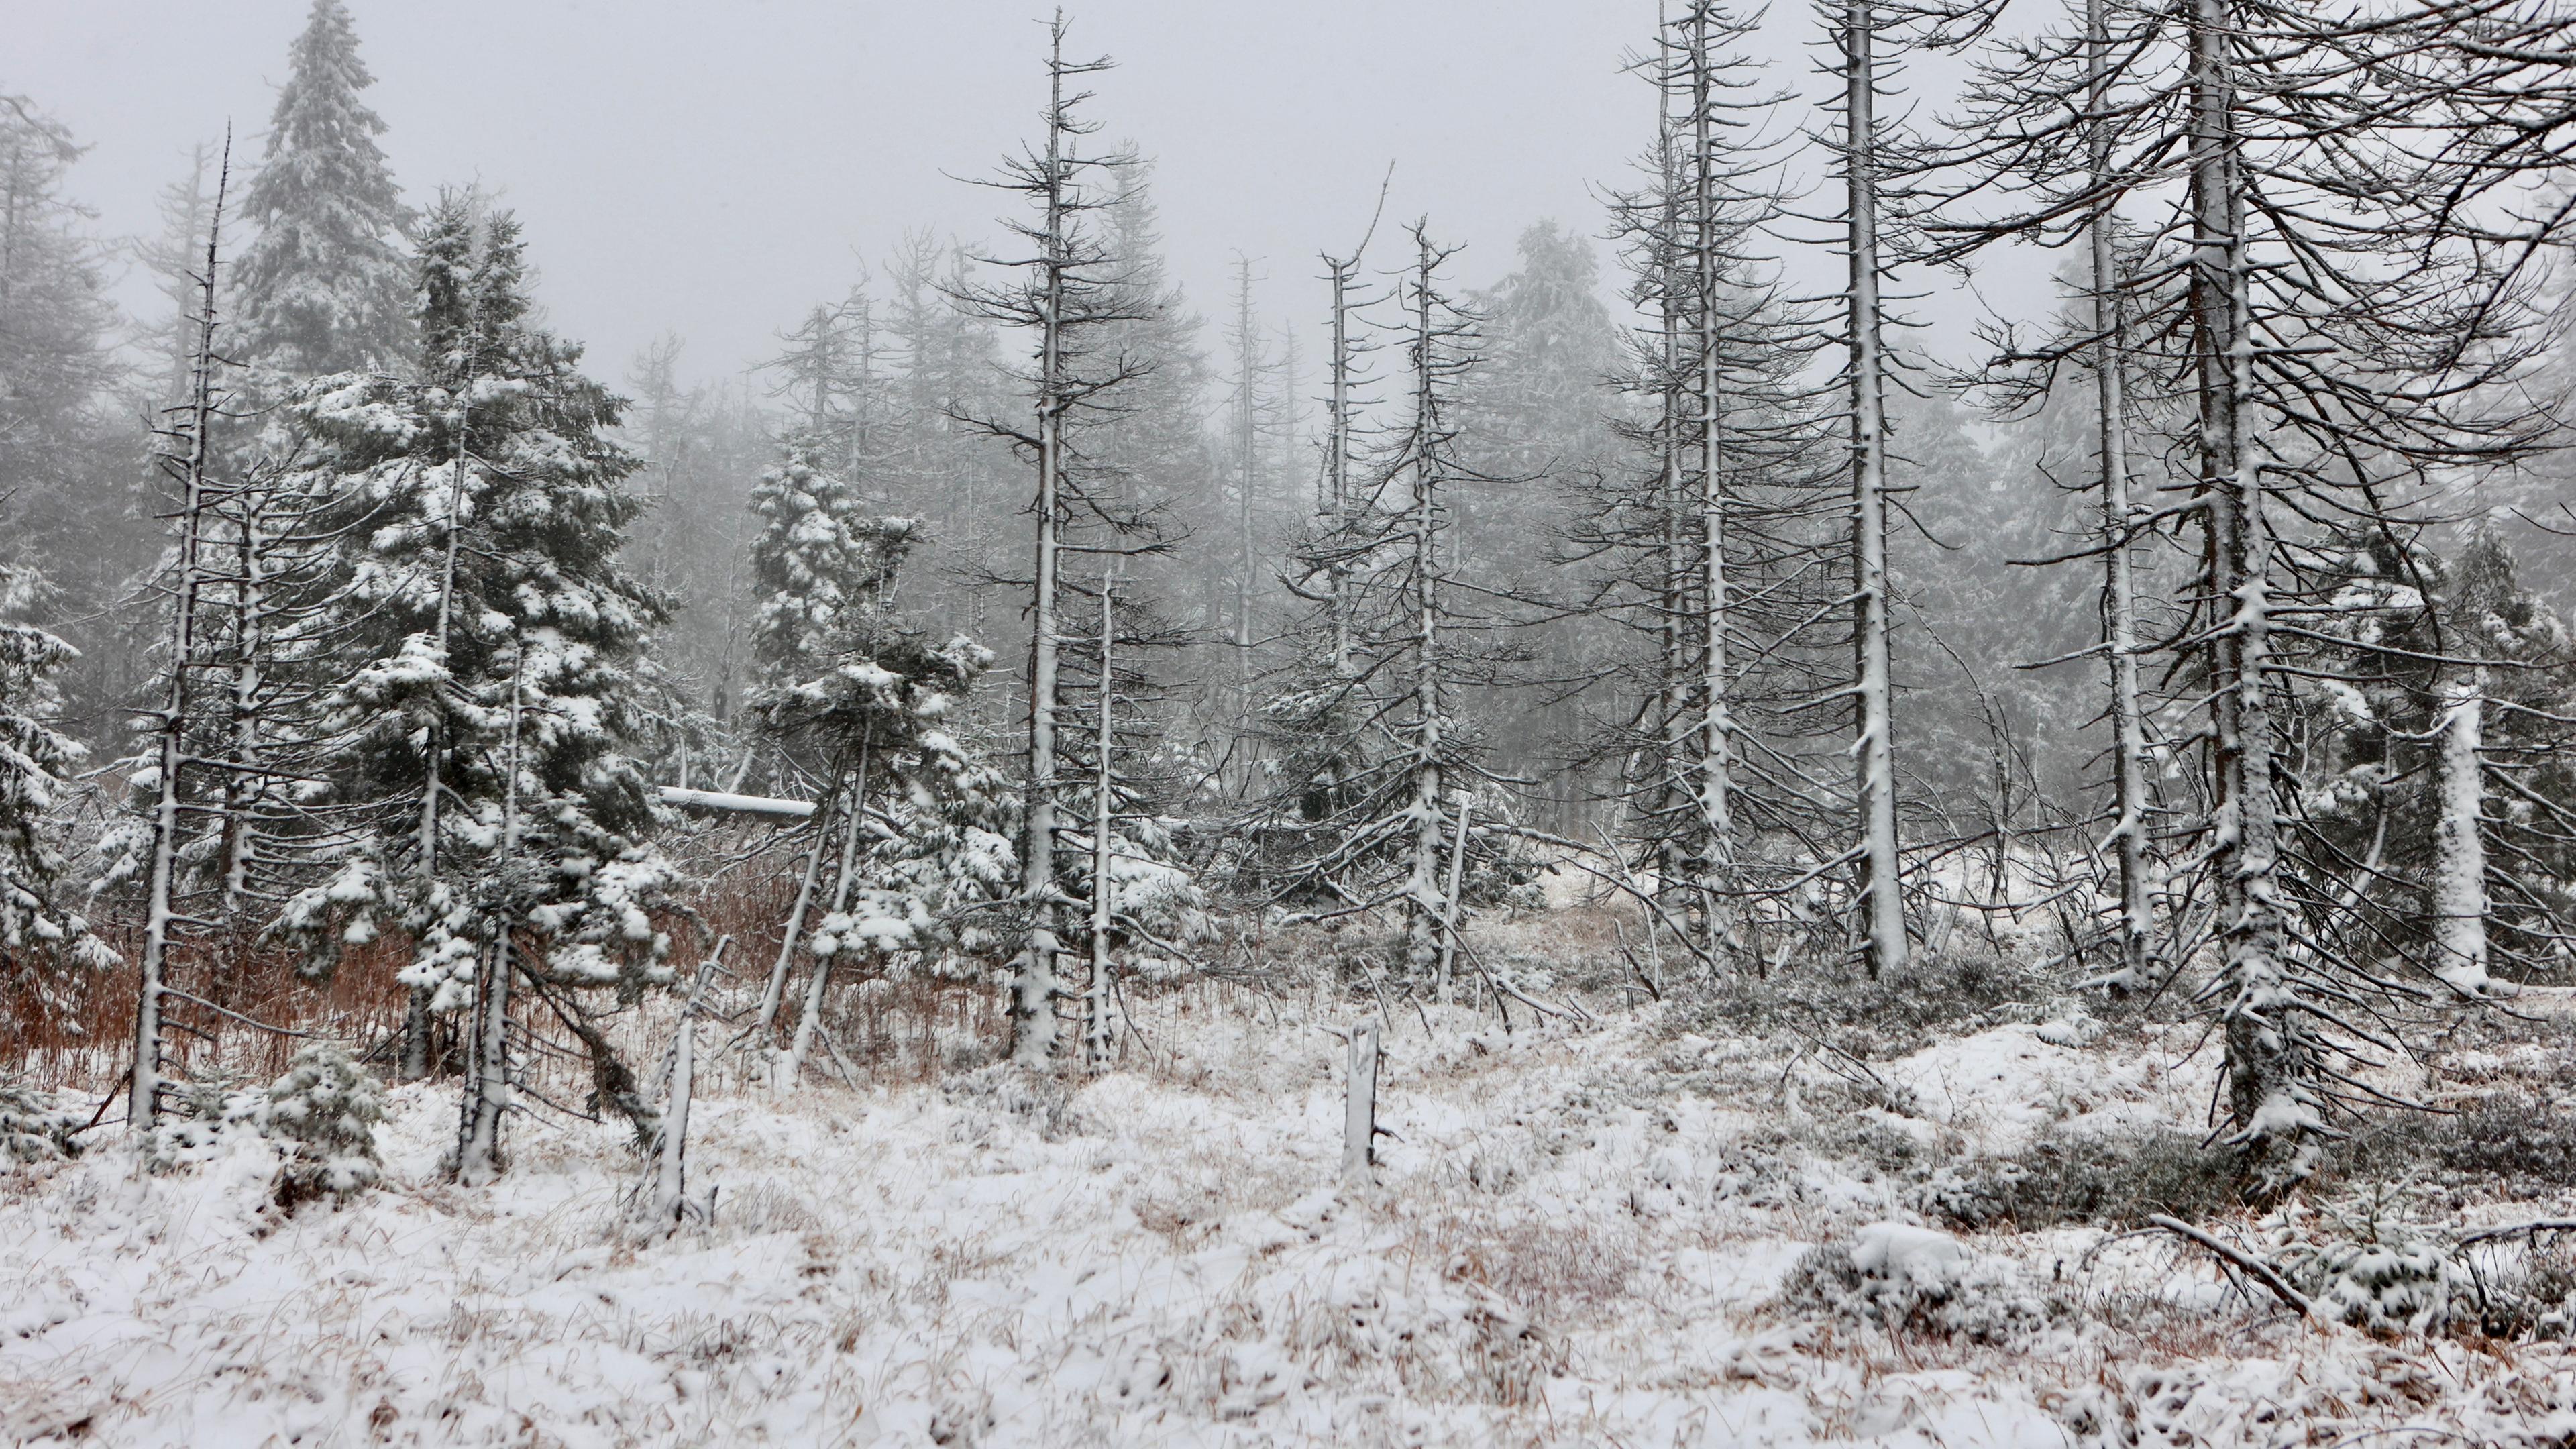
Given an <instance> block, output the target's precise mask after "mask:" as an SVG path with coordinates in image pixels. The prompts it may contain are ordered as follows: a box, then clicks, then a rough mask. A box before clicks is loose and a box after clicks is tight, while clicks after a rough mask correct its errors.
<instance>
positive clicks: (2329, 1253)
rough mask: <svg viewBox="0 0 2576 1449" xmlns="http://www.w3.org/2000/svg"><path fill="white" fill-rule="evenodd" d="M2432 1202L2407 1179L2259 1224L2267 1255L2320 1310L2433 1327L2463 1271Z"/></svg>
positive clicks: (2351, 1319) (2446, 1319) (2377, 1328)
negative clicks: (2436, 1224)
mask: <svg viewBox="0 0 2576 1449" xmlns="http://www.w3.org/2000/svg"><path fill="white" fill-rule="evenodd" d="M2432 1206H2433V1205H2432V1204H2431V1203H2430V1202H2429V1201H2428V1200H2427V1198H2426V1195H2425V1194H2424V1192H2423V1191H2422V1190H2421V1189H2419V1188H2417V1187H2415V1186H2414V1185H2412V1184H2407V1183H2398V1184H2390V1185H2374V1186H2371V1187H2368V1188H2365V1189H2363V1190H2361V1191H2360V1192H2357V1193H2355V1194H2353V1195H2351V1196H2348V1197H2344V1198H2340V1199H2336V1200H2333V1201H2330V1202H2327V1203H2326V1204H2324V1205H2322V1206H2320V1207H2317V1208H2313V1209H2311V1208H2306V1207H2303V1206H2295V1205H2294V1206H2292V1207H2289V1208H2285V1209H2284V1210H2283V1211H2281V1212H2280V1213H2278V1214H2276V1215H2275V1216H2274V1217H2273V1218H2272V1219H2271V1220H2270V1221H2269V1222H2268V1223H2266V1224H2265V1231H2264V1236H2265V1239H2266V1245H2267V1247H2268V1249H2269V1254H2268V1255H2269V1256H2270V1258H2271V1259H2272V1261H2273V1262H2275V1263H2278V1264H2280V1265H2281V1267H2282V1269H2283V1270H2284V1271H2285V1272H2287V1273H2288V1274H2289V1275H2290V1278H2291V1280H2292V1281H2294V1282H2296V1283H2297V1284H2298V1285H2299V1287H2300V1289H2301V1291H2303V1292H2305V1293H2306V1294H2307V1295H2308V1296H2309V1297H2311V1298H2313V1299H2315V1300H2316V1305H2317V1311H2318V1312H2319V1313H2322V1314H2324V1315H2326V1316H2328V1317H2331V1318H2336V1319H2340V1320H2341V1321H2343V1322H2345V1323H2350V1324H2354V1325H2356V1326H2358V1327H2361V1328H2365V1329H2368V1330H2369V1331H2371V1332H2373V1333H2394V1332H2397V1331H2398V1330H2400V1329H2411V1330H2413V1331H2415V1332H2418V1333H2433V1332H2438V1331H2439V1330H2441V1329H2442V1328H2444V1327H2446V1326H2447V1325H2448V1324H2449V1323H2450V1321H2451V1317H2452V1311H2453V1307H2454V1300H2455V1299H2456V1298H2457V1296H2458V1290H2459V1288H2460V1286H2461V1284H2460V1277H2461V1275H2460V1272H2459V1269H2458V1268H2457V1266H2456V1265H2455V1264H2454V1263H2453V1261H2452V1256H2451V1253H2452V1250H2451V1245H2450V1243H2449V1241H2448V1239H2447V1237H2446V1236H2445V1235H2444V1234H2443V1233H2442V1232H2441V1230H2439V1229H2438V1228H2435V1227H2433V1226H2432V1225H2431V1222H2430V1219H2431V1217H2432V1215H2433V1213H2432Z"/></svg>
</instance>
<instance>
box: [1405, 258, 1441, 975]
mask: <svg viewBox="0 0 2576 1449" xmlns="http://www.w3.org/2000/svg"><path fill="white" fill-rule="evenodd" d="M1415 241H1416V244H1417V246H1418V248H1419V260H1418V262H1417V263H1416V269H1415V272H1414V279H1413V285H1414V305H1415V321H1414V335H1413V348H1414V358H1415V360H1414V399H1413V402H1414V410H1415V419H1416V421H1415V425H1414V426H1415V429H1416V432H1417V434H1418V436H1417V437H1416V439H1415V441H1414V458H1413V468H1412V470H1411V472H1412V479H1413V498H1412V507H1411V509H1410V510H1409V512H1410V514H1411V519H1410V524H1409V527H1408V529H1407V538H1406V543H1407V544H1408V545H1409V547H1410V548H1411V550H1412V555H1413V557H1412V560H1411V563H1410V569H1409V582H1410V584H1411V588H1410V589H1409V591H1408V592H1409V594H1410V598H1409V600H1408V602H1409V604H1410V605H1411V609H1410V612H1411V613H1412V616H1413V618H1412V624H1413V639H1412V653H1413V719H1412V722H1411V723H1412V739H1411V740H1409V741H1408V742H1407V743H1408V747H1409V748H1410V749H1411V750H1412V752H1413V764H1412V770H1411V773H1412V776H1413V798H1412V801H1411V803H1410V805H1409V807H1408V813H1409V815H1410V821H1409V827H1410V832H1411V836H1412V850H1411V868H1410V870H1409V872H1408V874H1407V876H1406V880H1405V887H1404V920H1405V975H1406V978H1407V979H1408V980H1409V981H1412V982H1417V983H1419V982H1427V981H1429V980H1431V978H1432V975H1433V973H1434V972H1435V971H1436V970H1437V969H1438V967H1439V962H1440V942H1441V939H1442V937H1443V936H1444V935H1445V933H1444V932H1443V931H1442V930H1441V905H1442V898H1441V891H1440V845H1441V837H1442V836H1443V835H1444V834H1445V832H1444V831H1443V829H1442V826H1444V825H1445V824H1447V811H1446V809H1445V808H1444V805H1445V797H1446V794H1447V791H1446V789H1445V786H1444V779H1443V770H1442V751H1443V750H1444V749H1445V748H1446V747H1447V727H1448V713H1447V711H1448V702H1447V700H1446V699H1445V698H1443V691H1442V688H1441V686H1442V683H1443V681H1442V679H1441V671H1440V647H1441V644H1440V593H1439V568H1440V551H1439V521H1440V516H1439V509H1440V484H1441V478H1440V464H1439V459H1438V450H1437V448H1436V447H1435V446H1434V444H1433V438H1434V436H1435V434H1436V431H1437V428H1438V418H1439V394H1438V382H1439V368H1438V364H1437V362H1436V360H1435V357H1434V354H1433V350H1432V349H1433V347H1434V346H1435V344H1436V340H1437V337H1436V333H1435V331H1434V328H1433V324H1432V306H1433V292H1432V268H1433V266H1434V264H1435V263H1436V261H1437V255H1436V254H1435V252H1434V251H1433V249H1432V246H1431V242H1430V239H1429V238H1428V237H1426V236H1424V235H1422V234H1421V233H1420V232H1419V231H1417V232H1416V233H1415Z"/></svg>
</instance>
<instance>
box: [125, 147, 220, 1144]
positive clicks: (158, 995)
mask: <svg viewBox="0 0 2576 1449" xmlns="http://www.w3.org/2000/svg"><path fill="white" fill-rule="evenodd" d="M231 173H232V143H231V141H230V139H229V138H227V140H226V141H225V144H224V170H223V172H222V174H221V176H220V177H219V178H218V180H217V181H216V184H215V209H214V215H213V219H212V220H211V221H210V222H209V223H208V225H207V228H206V270H205V273H204V275H202V276H201V277H199V278H198V310H197V346H196V360H195V363H194V366H193V368H192V369H191V373H190V377H189V388H188V393H189V398H188V422H187V428H188V454H187V457H186V459H185V460H184V462H183V463H182V464H181V467H180V486H181V489H182V493H181V498H180V510H179V549H178V555H179V557H178V577H177V579H176V580H175V583H174V587H173V590H172V594H171V606H170V662H169V669H170V677H169V681H168V683H167V686H166V688H165V689H164V691H163V693H162V700H161V718H160V721H159V725H158V729H159V733H160V736H161V740H160V750H159V757H160V782H159V790H158V793H157V795H156V797H155V799H154V801H153V808H152V869H151V877H150V881H149V883H148V885H147V886H146V891H147V897H146V899H147V901H148V905H147V907H146V910H147V914H146V916H145V918H144V924H143V952H142V959H141V961H140V963H139V965H138V967H137V973H136V974H137V981H136V984H135V998H134V1075H133V1079H132V1081H131V1082H130V1083H129V1084H128V1086H129V1090H130V1091H131V1093H132V1095H131V1096H129V1097H128V1098H127V1099H126V1120H127V1121H129V1122H131V1123H133V1124H134V1126H135V1128H136V1130H138V1131H140V1132H149V1131H151V1130H152V1129H153V1128H154V1127H155V1126H157V1125H159V1123H160V1116H161V1063H162V1041H161V1006H162V996H163V994H164V993H165V992H166V991H167V990H168V989H169V973H170V948H171V945H172V938H173V936H174V935H175V933H176V930H177V926H178V917H177V912H176V910H175V909H174V904H173V897H174V895H175V894H176V891H177V877H178V873H179V803H180V795H181V790H180V785H181V781H180V771H181V770H182V769H183V768H184V767H185V765H186V763H187V758H188V756H187V728H188V711H189V671H190V670H192V669H194V668H195V667H196V662H197V610H198V606H199V604H200V602H201V600H200V598H199V592H200V589H201V588H202V586H203V576H204V564H203V558H202V550H203V548H204V544H205V516H206V507H207V490H208V487H209V483H208V479H207V476H206V475H207V466H208V461H209V456H210V454H209V444H210V439H209V437H208V433H209V430H210V429H211V428H212V427H213V424H214V419H215V412H216V409H215V392H216V387H215V369H216V367H217V366H219V365H220V362H219V360H218V359H217V357H216V355H215V329H216V325H217V323H216V315H215V272H216V264H217V262H218V260H219V259H220V257H221V255H222V251H221V245H222V238H223V225H224V192H225V189H226V186H227V184H228V182H229V180H230V178H231Z"/></svg>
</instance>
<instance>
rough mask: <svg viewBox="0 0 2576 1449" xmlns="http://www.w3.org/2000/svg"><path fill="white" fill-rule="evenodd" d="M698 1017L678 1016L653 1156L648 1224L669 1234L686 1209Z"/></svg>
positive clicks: (685, 1013)
mask: <svg viewBox="0 0 2576 1449" xmlns="http://www.w3.org/2000/svg"><path fill="white" fill-rule="evenodd" d="M697 1035H698V1023H697V1015H696V1013H695V1012H693V1011H683V1012H681V1013H680V1030H679V1035H678V1037H677V1039H676V1040H675V1041H674V1042H673V1044H672V1049H671V1095H670V1099H669V1105H668V1106H666V1107H665V1108H664V1109H663V1112H662V1143H661V1148H660V1150H659V1151H658V1152H656V1153H655V1154H654V1156H655V1159H656V1161H655V1169H654V1174H653V1207H652V1215H651V1217H650V1218H649V1219H648V1222H649V1224H650V1225H651V1226H652V1227H653V1228H655V1229H656V1230H659V1231H663V1232H668V1231H669V1230H670V1229H672V1228H674V1227H676V1226H678V1225H679V1222H680V1219H681V1216H682V1214H684V1213H685V1212H686V1211H687V1210H688V1201H689V1199H688V1151H689V1092H690V1088H691V1087H692V1085H693V1080H694V1077H695V1075H696V1069H697V1068H696V1062H695V1056H696V1044H697Z"/></svg>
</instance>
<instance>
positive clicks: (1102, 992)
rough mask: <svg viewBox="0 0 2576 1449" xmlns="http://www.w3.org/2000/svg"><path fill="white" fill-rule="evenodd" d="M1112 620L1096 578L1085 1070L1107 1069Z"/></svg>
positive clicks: (1113, 815) (1113, 812)
mask: <svg viewBox="0 0 2576 1449" xmlns="http://www.w3.org/2000/svg"><path fill="white" fill-rule="evenodd" d="M1117 627H1118V623H1117V594H1116V582H1115V581H1114V580H1112V579H1103V580H1101V582H1100V715H1099V720H1098V723H1097V726H1096V728H1097V729H1098V730H1099V732H1100V742H1099V754H1098V757H1097V760H1096V769H1095V770H1094V772H1093V774H1092V782H1091V783H1092V789H1093V791H1094V792H1095V794H1094V796H1093V800H1092V807H1091V978H1090V980H1088V981H1086V982H1085V983H1083V991H1082V1059H1083V1066H1084V1068H1085V1069H1086V1070H1089V1071H1094V1072H1102V1071H1107V1070H1108V1069H1109V932H1110V927H1111V924H1112V923H1113V922H1114V921H1115V920H1116V911H1117V891H1118V885H1117V881H1116V880H1115V878H1114V877H1113V876H1112V875H1111V871H1112V869H1113V867H1114V865H1115V862H1114V861H1113V860H1112V858H1111V855H1110V849H1109V836H1110V832H1111V831H1112V830H1114V829H1116V828H1117V824H1118V808H1117V800H1118V796H1117V775H1116V772H1115V771H1114V770H1113V768H1112V765H1113V763H1114V760H1113V757H1112V753H1111V752H1112V750H1113V748H1114V742H1115V738H1116V736H1115V733H1114V732H1115V730H1116V728H1117V720H1116V719H1115V717H1114V701H1115V700H1116V698H1117V673H1116V666H1117V656H1116V652H1115V651H1114V650H1113V649H1112V648H1111V645H1112V643H1113V641H1114V639H1115V631H1116V629H1117Z"/></svg>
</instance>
